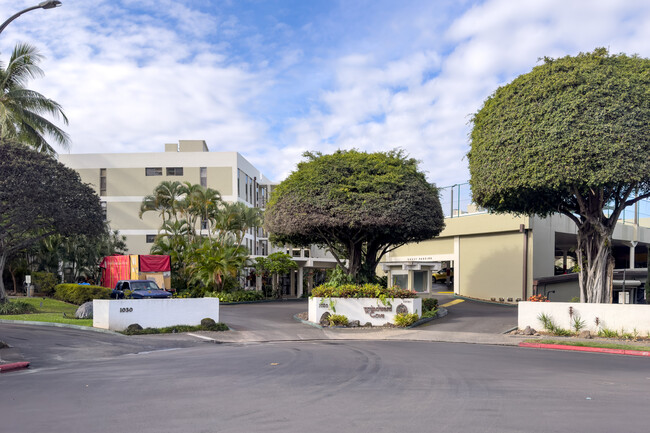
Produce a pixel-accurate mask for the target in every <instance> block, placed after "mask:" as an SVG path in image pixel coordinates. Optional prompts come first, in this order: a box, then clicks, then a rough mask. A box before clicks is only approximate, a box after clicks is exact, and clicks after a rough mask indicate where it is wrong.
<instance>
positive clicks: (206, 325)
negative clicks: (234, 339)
mask: <svg viewBox="0 0 650 433" xmlns="http://www.w3.org/2000/svg"><path fill="white" fill-rule="evenodd" d="M216 324H217V322H215V321H214V319H211V318H209V317H206V318H205V319H201V328H209V327H211V326H214V325H216Z"/></svg>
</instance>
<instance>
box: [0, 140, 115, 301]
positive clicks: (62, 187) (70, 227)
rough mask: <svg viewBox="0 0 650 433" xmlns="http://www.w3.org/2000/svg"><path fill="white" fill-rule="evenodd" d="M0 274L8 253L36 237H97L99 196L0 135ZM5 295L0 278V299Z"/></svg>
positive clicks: (71, 175) (42, 156) (47, 159)
mask: <svg viewBox="0 0 650 433" xmlns="http://www.w3.org/2000/svg"><path fill="white" fill-rule="evenodd" d="M0 155H2V157H1V158H0V275H2V273H3V271H4V267H5V263H6V260H7V258H8V257H10V256H12V255H14V254H15V253H16V252H18V251H22V250H24V249H26V248H28V247H30V246H32V245H34V244H36V243H37V242H39V241H40V240H41V239H45V238H47V237H49V236H52V235H54V234H60V235H62V236H71V235H75V234H77V235H87V236H98V235H100V234H101V233H102V231H103V229H104V221H103V213H102V208H101V206H100V202H99V197H98V196H97V194H95V192H94V191H93V189H92V188H91V187H90V186H88V185H86V184H84V183H82V182H81V180H80V178H79V174H78V173H77V172H76V171H74V170H72V169H70V168H67V167H65V166H64V165H63V164H61V163H59V162H57V161H56V160H55V159H54V158H52V157H51V156H49V155H45V154H42V153H38V152H36V151H34V150H32V149H30V148H28V147H25V146H24V145H20V144H14V143H7V142H4V141H2V140H0ZM5 299H6V292H5V288H4V283H3V279H2V278H0V302H4V301H5Z"/></svg>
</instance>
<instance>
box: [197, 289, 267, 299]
mask: <svg viewBox="0 0 650 433" xmlns="http://www.w3.org/2000/svg"><path fill="white" fill-rule="evenodd" d="M205 296H207V297H209V298H219V302H250V301H260V300H262V299H264V293H262V292H258V291H256V290H237V291H235V292H207V293H206V294H205Z"/></svg>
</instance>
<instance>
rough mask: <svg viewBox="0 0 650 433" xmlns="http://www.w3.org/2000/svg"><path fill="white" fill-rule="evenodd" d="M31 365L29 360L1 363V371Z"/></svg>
mask: <svg viewBox="0 0 650 433" xmlns="http://www.w3.org/2000/svg"><path fill="white" fill-rule="evenodd" d="M27 367H29V362H26V361H23V362H12V363H11V364H0V373H4V372H6V371H12V370H20V369H23V368H27Z"/></svg>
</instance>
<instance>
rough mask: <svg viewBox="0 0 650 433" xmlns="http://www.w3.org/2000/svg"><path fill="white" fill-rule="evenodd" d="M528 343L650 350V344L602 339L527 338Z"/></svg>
mask: <svg viewBox="0 0 650 433" xmlns="http://www.w3.org/2000/svg"><path fill="white" fill-rule="evenodd" d="M526 343H535V344H561V345H563V346H580V347H602V348H604V349H623V350H640V351H642V352H647V351H650V346H637V345H635V344H625V343H604V342H600V341H570V340H548V339H544V340H526Z"/></svg>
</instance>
